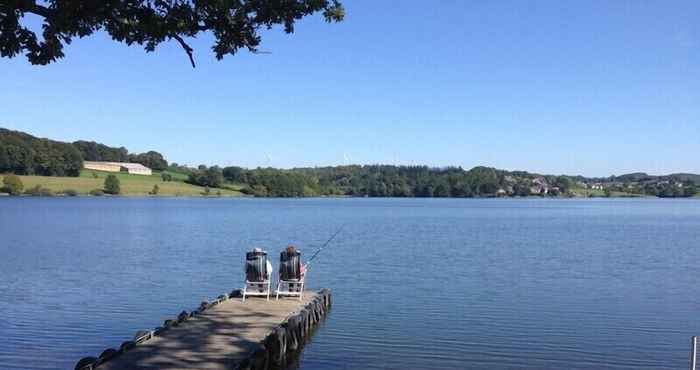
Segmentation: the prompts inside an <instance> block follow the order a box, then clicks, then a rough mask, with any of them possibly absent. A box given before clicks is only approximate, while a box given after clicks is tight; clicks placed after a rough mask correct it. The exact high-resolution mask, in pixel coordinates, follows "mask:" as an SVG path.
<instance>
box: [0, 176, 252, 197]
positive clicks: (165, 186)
mask: <svg viewBox="0 0 700 370" xmlns="http://www.w3.org/2000/svg"><path fill="white" fill-rule="evenodd" d="M109 174H114V175H116V176H117V178H119V183H120V187H121V191H122V195H126V196H144V195H149V194H148V193H149V192H150V191H151V190H153V185H156V184H157V185H158V187H159V188H160V191H159V192H158V196H201V195H202V193H203V192H204V188H203V187H201V186H195V185H190V184H186V183H184V182H183V181H182V180H183V178H182V175H180V174H177V176H176V174H174V173H173V174H172V175H173V181H168V182H164V181H162V179H161V177H160V173H157V174H153V175H151V176H143V175H129V174H127V173H111V172H101V171H92V170H87V171H85V170H83V171H82V172H81V173H80V177H48V176H20V178H21V179H22V183H23V184H24V189H25V190H27V189H29V188H32V187H34V186H36V185H40V186H42V187H45V188H48V189H50V190H51V191H53V192H54V193H60V192H62V191H64V190H68V189H72V190H75V191H77V192H78V194H81V195H87V194H88V193H89V192H90V190H94V189H102V188H104V181H105V178H106V177H107V175H109ZM1 177H2V175H0V178H1ZM217 192H221V196H229V197H230V196H241V195H242V193H240V192H239V191H236V190H233V189H232V188H228V189H210V195H211V196H217Z"/></svg>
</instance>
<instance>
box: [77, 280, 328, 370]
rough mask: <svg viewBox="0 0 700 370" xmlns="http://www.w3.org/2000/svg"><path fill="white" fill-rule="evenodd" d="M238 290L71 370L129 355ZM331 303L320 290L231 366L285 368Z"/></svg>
mask: <svg viewBox="0 0 700 370" xmlns="http://www.w3.org/2000/svg"><path fill="white" fill-rule="evenodd" d="M241 296H242V295H241V290H240V289H235V290H233V291H232V292H231V293H230V294H223V295H220V296H219V297H217V298H216V299H215V300H213V301H212V302H207V301H204V302H202V303H201V304H200V305H199V308H197V309H196V310H194V311H192V312H187V311H182V312H180V314H179V315H177V317H176V318H174V319H171V320H165V321H164V322H163V326H159V327H156V328H154V329H153V330H140V331H138V332H136V334H135V335H134V338H133V340H129V341H125V342H123V343H122V344H121V345H120V346H119V349H114V348H107V349H105V350H104V351H102V353H101V354H100V355H99V356H98V357H83V358H82V359H80V361H78V363H76V365H75V368H74V370H95V369H98V368H99V367H100V365H101V364H104V363H105V362H108V361H109V360H111V359H113V358H116V357H117V356H119V355H121V354H123V353H126V352H129V351H130V350H132V349H134V348H135V347H136V346H138V345H139V344H141V343H144V342H146V341H148V340H150V339H151V338H153V337H156V336H158V335H159V334H161V333H163V332H164V331H165V330H168V328H170V327H173V326H178V325H181V324H185V322H186V321H187V320H189V319H191V318H194V317H196V316H197V315H199V314H201V313H203V312H204V311H206V310H207V309H209V308H212V307H214V306H216V305H218V304H219V303H221V302H224V301H226V300H229V299H234V298H240V297H241ZM331 305H332V299H331V291H330V289H326V288H324V289H321V290H319V291H318V292H316V295H315V296H314V298H313V299H312V300H311V301H310V302H309V303H307V304H306V305H305V306H304V307H303V308H302V309H300V310H299V311H298V312H295V313H292V314H291V315H289V316H287V318H286V319H285V320H283V321H282V322H281V323H280V324H279V325H278V326H276V327H275V328H274V329H272V331H271V332H270V333H269V334H268V335H267V336H266V337H265V338H264V339H263V340H262V341H260V343H259V344H258V346H257V348H255V349H253V350H252V351H251V352H250V353H249V354H248V357H247V358H245V359H243V360H242V361H241V362H240V363H239V364H237V365H236V366H234V369H237V370H267V369H270V368H273V367H274V368H279V367H281V366H284V365H285V364H286V360H287V355H288V354H292V353H295V352H296V351H298V350H299V349H300V348H301V347H302V346H303V344H304V342H305V340H306V339H307V338H308V336H309V335H310V334H311V330H312V329H313V328H314V327H315V326H316V325H317V324H318V323H319V322H320V321H321V319H323V317H324V316H325V315H326V314H327V313H328V310H329V309H330V308H331Z"/></svg>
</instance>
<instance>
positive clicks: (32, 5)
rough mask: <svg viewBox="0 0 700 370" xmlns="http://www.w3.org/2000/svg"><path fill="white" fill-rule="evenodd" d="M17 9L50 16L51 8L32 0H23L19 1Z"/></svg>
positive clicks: (46, 16)
mask: <svg viewBox="0 0 700 370" xmlns="http://www.w3.org/2000/svg"><path fill="white" fill-rule="evenodd" d="M19 4H20V5H19V9H20V10H21V11H23V12H25V13H32V14H36V15H38V16H40V17H44V18H48V17H50V16H51V10H50V9H49V8H47V7H45V6H43V5H38V4H37V3H36V1H33V0H23V1H20V2H19Z"/></svg>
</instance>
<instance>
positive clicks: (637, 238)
mask: <svg viewBox="0 0 700 370" xmlns="http://www.w3.org/2000/svg"><path fill="white" fill-rule="evenodd" d="M341 225H346V226H345V228H344V230H343V231H342V233H341V234H340V235H338V237H337V239H336V240H335V241H334V242H333V243H332V244H331V246H330V247H328V248H327V249H326V250H324V251H323V252H322V253H321V254H320V255H319V257H318V258H317V260H316V261H315V262H314V263H315V265H314V266H312V268H311V270H310V272H309V275H308V284H309V285H310V286H311V287H318V288H320V287H329V288H331V289H332V290H333V299H334V306H333V309H332V310H331V311H330V314H329V316H328V317H327V318H326V320H325V321H324V323H323V324H322V325H321V326H320V327H319V329H318V330H317V331H316V334H315V335H314V337H313V338H312V340H311V342H310V343H308V344H307V345H306V347H305V349H304V351H303V353H302V354H301V356H300V358H299V362H298V363H297V364H294V366H293V367H295V368H297V367H298V368H299V369H303V370H312V369H360V368H362V369H456V368H480V369H562V368H568V369H601V368H605V369H685V368H687V366H688V352H689V344H690V337H691V336H692V335H700V283H699V281H700V279H699V278H698V275H699V273H700V201H697V200H657V199H638V200H622V199H596V200H588V199H586V200H553V199H552V200H547V199H481V200H476V199H197V198H191V199H185V198H182V199H179V198H161V199H149V198H21V199H19V198H3V199H0V255H1V256H2V258H0V312H2V315H0V333H1V335H0V368H2V369H72V368H73V366H74V365H75V362H76V361H77V360H79V359H80V358H81V357H83V356H88V355H93V356H96V355H98V354H99V353H100V352H101V351H102V350H103V349H105V348H107V347H116V346H118V345H119V344H120V343H121V342H122V341H124V340H127V339H130V338H131V336H132V335H133V334H134V332H136V331H137V330H139V329H147V328H153V327H155V326H158V325H160V323H161V322H162V321H163V320H164V319H166V318H172V317H174V316H176V315H177V313H179V312H180V311H181V310H183V309H186V310H191V309H194V308H196V306H197V305H198V304H199V302H200V301H201V300H203V299H205V298H209V299H211V298H214V297H216V296H218V295H219V294H222V293H225V292H229V291H230V290H231V289H233V288H236V287H240V286H241V285H242V278H243V276H242V273H241V269H242V264H243V258H244V257H243V256H244V252H245V251H246V249H249V248H251V247H253V246H264V247H265V248H266V249H267V250H268V251H269V252H270V254H271V255H272V256H277V254H278V252H279V250H281V249H282V248H283V247H284V246H285V245H287V244H288V243H293V244H295V245H297V246H299V247H300V249H301V250H302V253H304V254H305V255H306V257H308V256H310V254H311V253H312V252H313V251H314V250H315V246H318V245H320V244H322V243H323V242H324V241H325V240H326V239H327V238H328V237H329V236H330V235H331V234H332V233H333V232H335V231H336V230H337V229H338V228H339V227H340V226H341ZM274 262H275V265H276V263H277V261H274Z"/></svg>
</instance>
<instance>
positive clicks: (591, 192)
mask: <svg viewBox="0 0 700 370" xmlns="http://www.w3.org/2000/svg"><path fill="white" fill-rule="evenodd" d="M571 192H572V193H573V194H574V196H576V197H584V198H588V197H600V198H602V197H605V191H603V190H598V189H584V188H573V189H571ZM610 196H611V197H613V198H619V197H631V198H638V197H643V196H644V195H639V194H631V193H625V192H621V191H613V192H611V193H610Z"/></svg>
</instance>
